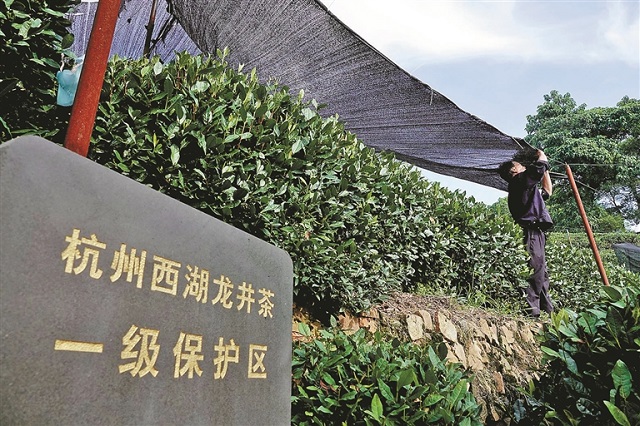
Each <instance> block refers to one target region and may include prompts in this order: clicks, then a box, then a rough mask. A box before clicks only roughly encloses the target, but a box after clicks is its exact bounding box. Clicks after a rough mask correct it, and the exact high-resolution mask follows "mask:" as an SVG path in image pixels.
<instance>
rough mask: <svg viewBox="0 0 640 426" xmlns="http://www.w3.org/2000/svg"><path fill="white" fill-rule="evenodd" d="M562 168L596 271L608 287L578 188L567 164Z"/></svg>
mask: <svg viewBox="0 0 640 426" xmlns="http://www.w3.org/2000/svg"><path fill="white" fill-rule="evenodd" d="M564 167H565V169H566V171H567V177H568V178H569V183H570V184H571V189H572V190H573V196H574V197H575V199H576V203H577V204H578V210H580V216H582V223H583V224H584V229H585V230H586V231H587V236H588V237H589V244H590V245H591V250H592V251H593V256H594V257H595V259H596V264H597V265H598V270H599V271H600V276H601V277H602V282H603V283H604V285H606V286H608V285H609V279H608V278H607V272H606V271H605V270H604V265H603V264H602V259H601V258H600V252H599V251H598V246H597V245H596V240H595V238H593V232H592V231H591V225H589V219H587V213H586V212H585V211H584V206H583V205H582V200H581V198H580V193H579V192H578V186H577V185H576V181H575V180H574V179H573V173H571V167H569V165H568V164H565V165H564Z"/></svg>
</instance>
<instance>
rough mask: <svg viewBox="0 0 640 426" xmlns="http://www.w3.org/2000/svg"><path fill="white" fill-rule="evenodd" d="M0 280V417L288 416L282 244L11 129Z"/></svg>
mask: <svg viewBox="0 0 640 426" xmlns="http://www.w3.org/2000/svg"><path fill="white" fill-rule="evenodd" d="M0 279H1V283H0V338H1V343H0V387H1V388H0V396H1V398H0V424H3V425H5V424H7V425H8V424H60V425H63V424H64V425H71V424H84V425H98V424H117V425H145V424H163V425H169V424H185V425H186V424H214V425H241V426H246V425H288V424H290V421H291V417H290V416H291V400H290V398H291V315H292V312H291V311H292V282H293V267H292V263H291V259H290V257H289V256H288V254H287V253H285V252H284V251H282V250H280V249H278V248H276V247H274V246H272V245H270V244H267V243H266V242H264V241H261V240H259V239H257V238H255V237H253V236H251V235H249V234H247V233H245V232H242V231H239V230H237V229H235V228H233V227H231V226H229V225H226V224H224V223H222V222H220V221H218V220H216V219H213V218H211V217H209V216H207V215H205V214H203V213H201V212H199V211H197V210H195V209H192V208H191V207H188V206H186V205H184V204H182V203H180V202H178V201H176V200H174V199H172V198H169V197H167V196H165V195H163V194H160V193H158V192H156V191H154V190H152V189H150V188H148V187H146V186H144V185H142V184H139V183H137V182H134V181H133V180H131V179H129V178H127V177H124V176H121V175H119V174H118V173H115V172H113V171H111V170H109V169H107V168H105V167H103V166H100V165H98V164H96V163H94V162H92V161H90V160H87V159H86V158H83V157H81V156H79V155H77V154H75V153H72V152H71V151H68V150H66V149H64V148H62V147H60V146H58V145H55V144H53V143H51V142H49V141H46V140H44V139H41V138H37V137H22V138H19V139H15V140H12V141H9V142H7V143H5V144H2V145H0Z"/></svg>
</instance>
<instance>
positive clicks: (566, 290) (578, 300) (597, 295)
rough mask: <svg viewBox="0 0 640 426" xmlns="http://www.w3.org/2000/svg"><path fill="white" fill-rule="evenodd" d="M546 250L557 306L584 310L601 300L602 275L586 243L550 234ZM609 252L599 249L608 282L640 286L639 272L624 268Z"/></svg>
mask: <svg viewBox="0 0 640 426" xmlns="http://www.w3.org/2000/svg"><path fill="white" fill-rule="evenodd" d="M551 235H553V234H551ZM610 238H615V237H610ZM546 252H547V264H548V269H549V279H550V281H551V296H552V298H553V300H554V303H555V304H556V308H568V309H571V310H583V309H586V308H588V307H590V306H592V304H593V303H595V302H597V301H599V300H601V298H602V295H603V294H602V293H601V292H600V289H601V287H602V286H603V282H602V277H601V276H600V272H599V270H598V266H597V264H596V261H595V259H594V256H593V252H592V251H591V249H590V248H589V246H588V243H587V246H586V247H585V246H584V245H581V244H575V243H574V244H571V245H570V244H568V243H566V242H565V240H564V239H562V238H557V237H552V238H550V239H549V243H548V244H547V250H546ZM610 252H611V253H610V254H612V256H605V255H604V253H602V260H603V265H604V268H605V271H606V273H607V278H608V280H609V282H610V283H616V284H618V285H620V286H624V287H627V286H636V287H638V286H640V274H638V273H634V272H631V271H629V270H628V269H625V268H624V266H622V265H620V264H619V263H618V260H617V259H616V258H615V255H613V252H612V251H611V250H610Z"/></svg>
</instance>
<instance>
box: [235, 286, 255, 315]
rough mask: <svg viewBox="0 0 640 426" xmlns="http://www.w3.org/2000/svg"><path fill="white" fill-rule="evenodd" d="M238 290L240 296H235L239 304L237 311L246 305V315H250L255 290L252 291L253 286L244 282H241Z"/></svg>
mask: <svg viewBox="0 0 640 426" xmlns="http://www.w3.org/2000/svg"><path fill="white" fill-rule="evenodd" d="M238 290H240V294H239V295H238V296H237V299H238V300H239V301H240V303H239V304H238V310H241V309H242V308H243V307H244V304H245V303H246V304H247V313H248V314H250V313H251V304H252V303H254V302H255V301H256V299H255V298H253V297H252V296H253V293H255V290H254V289H253V286H252V285H251V284H247V283H245V282H243V283H242V285H241V286H240V287H238Z"/></svg>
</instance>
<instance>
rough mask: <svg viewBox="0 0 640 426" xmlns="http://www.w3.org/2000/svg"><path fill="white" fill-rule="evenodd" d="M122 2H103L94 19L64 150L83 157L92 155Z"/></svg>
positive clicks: (115, 0)
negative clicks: (91, 150) (99, 103)
mask: <svg viewBox="0 0 640 426" xmlns="http://www.w3.org/2000/svg"><path fill="white" fill-rule="evenodd" d="M121 2H122V0H100V1H99V2H98V8H97V10H96V15H95V17H94V18H93V27H92V28H91V36H90V37H89V44H88V46H87V52H86V53H85V58H84V63H83V65H82V73H81V74H80V81H79V82H78V90H77V91H76V96H75V99H74V101H73V107H72V108H71V118H70V119H69V128H68V129H67V135H66V137H65V140H64V146H65V148H67V149H70V150H71V151H74V152H76V153H78V154H80V155H82V156H83V157H86V156H87V153H88V152H89V141H90V140H91V132H92V131H93V125H94V123H95V120H96V112H97V111H98V102H99V101H100V91H101V90H102V83H103V82H104V73H105V72H106V70H107V61H108V60H109V52H110V50H111V42H112V41H113V33H114V32H115V29H116V22H117V20H118V13H119V11H120V3H121Z"/></svg>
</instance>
